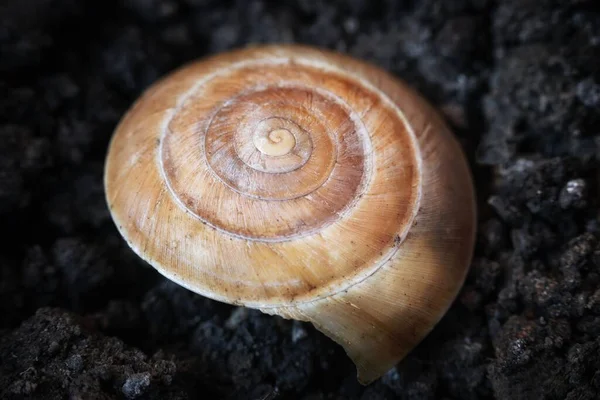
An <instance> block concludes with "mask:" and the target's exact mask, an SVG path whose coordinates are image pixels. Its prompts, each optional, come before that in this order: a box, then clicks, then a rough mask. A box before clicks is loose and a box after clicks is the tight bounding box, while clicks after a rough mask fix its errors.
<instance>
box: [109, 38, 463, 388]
mask: <svg viewBox="0 0 600 400" xmlns="http://www.w3.org/2000/svg"><path fill="white" fill-rule="evenodd" d="M105 186H106V194H107V201H108V204H109V206H110V210H111V213H112V216H113V218H114V221H115V223H116V224H117V226H118V229H119V231H120V232H121V234H122V235H123V236H124V237H125V239H126V240H127V242H128V243H129V245H130V246H131V247H132V249H133V250H134V251H135V252H136V253H137V254H138V255H139V256H140V257H142V258H143V259H144V260H146V261H147V262H149V263H150V264H151V265H152V266H154V267H155V268H156V269H157V270H158V271H159V272H160V273H162V274H163V275H165V276H166V277H168V278H170V279H172V280H173V281H175V282H177V283H179V284H181V285H182V286H184V287H186V288H188V289H190V290H192V291H194V292H196V293H199V294H202V295H204V296H207V297H210V298H213V299H216V300H220V301H223V302H227V303H232V304H238V305H244V306H248V307H253V308H257V309H260V310H262V311H263V312H266V313H269V314H276V315H280V316H283V317H285V318H293V319H298V320H303V321H310V322H312V323H313V324H314V325H315V326H316V327H317V328H318V329H319V330H321V331H322V332H324V333H325V334H327V335H328V336H329V337H331V338H332V339H334V340H335V341H336V342H338V343H339V344H341V345H342V346H343V347H344V348H345V349H346V351H347V353H348V355H349V356H350V357H351V358H352V360H353V361H354V362H355V364H356V366H357V369H358V376H359V380H360V381H361V382H363V383H368V382H370V381H372V380H374V379H376V378H378V377H379V376H381V375H382V374H384V373H385V372H386V371H387V370H388V369H389V368H391V367H392V366H393V365H394V364H395V363H396V362H398V361H399V360H400V359H401V358H402V357H404V356H405V355H406V354H407V353H408V352H409V351H410V350H411V349H412V348H413V347H414V346H415V345H416V344H417V343H419V342H420V341H421V340H422V339H423V338H424V337H425V336H426V335H427V334H428V332H429V331H430V330H431V329H432V328H433V326H434V325H435V324H436V323H437V322H438V321H439V319H440V318H441V317H442V316H443V314H444V313H445V312H446V310H447V309H448V307H449V306H450V304H451V302H452V301H453V299H454V298H455V296H456V294H457V292H458V290H459V289H460V287H461V285H462V283H463V280H464V278H465V274H466V271H467V269H468V266H469V263H470V259H471V254H472V251H473V244H474V231H475V226H474V223H475V203H474V193H473V187H472V182H471V177H470V173H469V170H468V167H467V163H466V161H465V158H464V155H463V153H462V151H461V149H460V147H459V145H458V144H457V142H456V140H455V139H454V138H453V136H452V134H451V133H450V131H449V130H448V128H447V127H446V125H445V124H444V122H443V121H442V119H441V118H440V117H439V116H438V114H437V113H436V112H435V111H434V110H433V109H432V108H431V107H430V106H429V105H428V104H427V103H426V102H425V101H424V100H423V99H422V98H421V97H420V96H419V95H417V94H416V93H415V92H414V91H412V90H411V89H409V87H408V86H407V85H405V84H404V83H402V82H401V81H399V80H397V79H395V78H394V77H393V76H391V75H389V74H388V73H386V72H385V71H382V70H381V69H379V68H377V67H375V66H372V65H369V64H367V63H364V62H361V61H358V60H355V59H352V58H350V57H347V56H344V55H341V54H337V53H333V52H328V51H323V50H318V49H313V48H309V47H302V46H266V47H257V48H248V49H243V50H237V51H232V52H229V53H225V54H221V55H217V56H213V57H210V58H207V59H204V60H201V61H198V62H195V63H192V64H189V65H187V66H185V67H183V68H181V69H179V70H177V71H175V72H173V73H171V74H170V75H169V76H167V77H165V78H164V79H162V80H160V81H159V82H157V83H156V84H154V85H153V86H152V87H151V88H149V89H148V90H147V91H146V92H145V93H144V94H143V95H142V96H141V98H140V99H139V100H138V101H137V102H136V103H135V105H134V106H133V107H132V108H131V109H130V110H129V112H128V113H127V115H126V116H125V117H124V118H123V120H122V121H121V123H120V124H119V126H118V127H117V129H116V132H115V134H114V137H113V139H112V142H111V144H110V149H109V154H108V158H107V162H106V170H105Z"/></svg>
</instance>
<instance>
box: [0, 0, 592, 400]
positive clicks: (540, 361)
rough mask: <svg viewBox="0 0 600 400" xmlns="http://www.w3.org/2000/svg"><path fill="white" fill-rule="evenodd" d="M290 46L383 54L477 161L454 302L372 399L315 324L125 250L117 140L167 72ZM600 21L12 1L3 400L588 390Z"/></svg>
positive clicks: (196, 2)
mask: <svg viewBox="0 0 600 400" xmlns="http://www.w3.org/2000/svg"><path fill="white" fill-rule="evenodd" d="M290 42H298V43H305V44H311V45H316V46H322V47H325V48H329V49H335V50H339V51H343V52H345V53H348V54H350V55H352V56H355V57H357V58H360V59H363V60H366V61H369V62H372V63H375V64H377V65H379V66H381V67H383V68H385V69H387V70H388V71H390V72H392V73H394V74H395V75H396V76H398V77H400V78H402V79H404V80H406V81H407V82H409V83H410V84H411V85H412V86H413V87H415V88H417V89H418V90H419V91H420V92H421V93H422V94H423V95H424V96H425V97H426V98H427V99H428V100H429V101H431V102H432V103H433V104H434V105H436V107H438V108H439V109H440V110H441V111H442V112H443V114H444V116H445V117H446V119H447V120H448V122H449V123H450V125H451V126H452V128H453V131H454V132H455V133H456V135H457V137H458V138H459V140H460V142H461V144H462V146H463V148H464V150H465V152H466V153H467V154H468V156H469V158H470V164H471V168H472V171H473V174H474V177H475V185H476V189H477V196H478V201H479V222H478V237H477V247H476V252H475V258H474V261H473V264H472V267H471V270H470V273H469V276H468V278H467V281H466V284H465V286H464V288H463V289H462V291H461V293H460V295H459V297H458V298H457V300H456V301H455V303H454V305H453V306H452V308H451V309H450V310H449V312H448V314H447V315H446V316H445V317H444V319H443V320H442V321H441V322H440V324H438V326H437V327H436V328H435V329H434V331H433V332H432V333H431V334H430V335H429V336H428V337H427V338H426V339H425V340H424V341H423V342H422V343H421V345H419V346H418V347H417V348H416V349H415V350H414V351H413V352H412V353H411V354H410V355H409V356H408V357H407V358H405V359H404V360H403V361H401V362H400V363H399V364H398V365H397V366H396V367H395V368H394V369H392V370H390V371H389V372H388V373H387V374H386V375H385V376H384V377H383V378H381V379H380V380H378V381H376V382H375V383H373V384H372V385H370V386H368V387H363V386H361V385H360V384H358V382H357V380H356V371H355V369H354V366H353V365H352V363H351V361H350V359H349V358H347V356H346V355H345V354H344V352H343V350H342V349H341V348H340V347H339V346H337V345H336V344H334V343H333V342H332V341H330V340H329V339H327V338H326V337H325V336H324V335H322V334H321V333H319V332H318V331H316V330H315V329H314V328H313V327H312V326H311V325H309V324H304V323H299V322H295V321H287V320H283V319H281V318H277V317H271V316H268V315H264V314H261V313H260V312H258V311H253V310H248V309H244V308H237V307H233V306H229V305H226V304H222V303H218V302H214V301H211V300H208V299H206V298H203V297H201V296H198V295H195V294H193V293H191V292H189V291H187V290H185V289H183V288H181V287H179V286H177V285H176V284H174V283H171V282H169V281H168V280H166V279H165V278H163V277H161V276H160V275H159V274H158V273H156V272H155V271H154V270H153V269H152V268H151V267H149V266H148V265H146V264H145V263H144V262H142V261H141V260H140V259H139V258H138V257H137V256H135V255H134V254H133V252H132V251H131V250H130V249H129V248H128V247H127V245H126V243H125V242H124V240H123V239H122V238H121V237H120V235H119V234H118V232H117V230H116V228H115V226H114V225H113V223H112V220H111V218H110V215H109V212H108V209H107V206H106V204H105V200H104V191H103V185H102V174H103V165H104V159H105V156H106V150H107V146H108V141H109V139H110V137H111V135H112V132H113V130H114V128H115V126H116V124H117V123H118V121H119V119H120V118H121V116H122V115H123V114H124V113H125V111H126V110H127V109H128V107H129V106H130V105H131V103H132V102H133V101H134V100H135V99H136V98H137V97H138V96H139V95H140V94H141V93H142V91H143V90H144V89H145V88H147V87H148V86H149V85H150V84H152V83H153V82H155V81H156V80H157V79H158V78H159V77H161V76H163V75H165V74H166V73H168V72H169V71H172V70H173V69H174V68H176V67H178V66H180V65H182V64H183V63H185V62H187V61H191V60H194V59H197V58H200V57H202V56H206V55H210V54H215V53H218V52H221V51H226V50H229V49H232V48H237V47H241V46H244V45H247V44H255V43H290ZM598 65H600V7H599V6H598V4H597V2H595V1H593V0H497V1H492V0H438V1H435V0H424V1H408V0H407V1H393V0H377V1H370V0H369V1H367V0H350V1H312V0H295V1H287V2H276V1H267V0H254V1H241V0H240V1H233V0H219V1H214V0H179V1H176V0H122V1H85V2H82V1H76V0H41V1H39V0H37V1H34V0H19V1H15V0H9V1H4V2H2V4H1V5H0V221H1V222H2V223H1V228H0V235H1V239H2V242H1V243H2V245H1V246H0V398H3V399H22V398H31V399H63V398H82V399H186V398H208V399H213V398H214V399H250V400H259V399H262V400H267V399H269V400H273V399H304V400H319V399H361V400H363V399H364V400H366V399H369V400H375V399H571V400H574V399H578V400H582V399H595V398H598V393H600V372H599V371H600V242H599V239H600V215H599V213H598V201H597V198H598V193H599V189H600V187H599V183H600V181H599V179H598V167H599V161H600V160H599V156H600V148H599V146H600V69H599V68H598Z"/></svg>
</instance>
